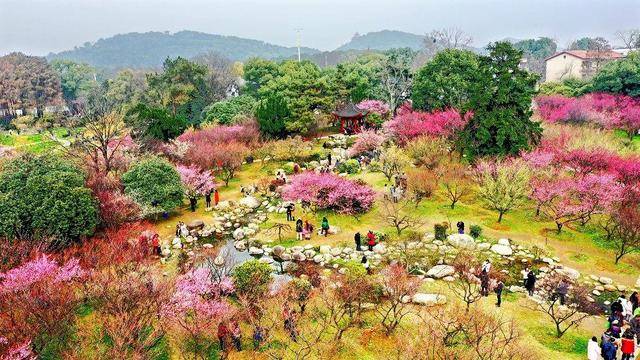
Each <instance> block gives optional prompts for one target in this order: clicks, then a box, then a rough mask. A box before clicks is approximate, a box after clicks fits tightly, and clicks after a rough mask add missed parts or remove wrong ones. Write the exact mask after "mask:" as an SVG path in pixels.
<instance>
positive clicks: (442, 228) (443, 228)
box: [433, 223, 449, 241]
mask: <svg viewBox="0 0 640 360" xmlns="http://www.w3.org/2000/svg"><path fill="white" fill-rule="evenodd" d="M448 229H449V224H447V223H441V224H434V225H433V232H434V234H435V238H436V240H441V241H443V240H445V239H446V238H447V230H448Z"/></svg>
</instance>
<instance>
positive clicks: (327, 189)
mask: <svg viewBox="0 0 640 360" xmlns="http://www.w3.org/2000/svg"><path fill="white" fill-rule="evenodd" d="M282 197H283V199H285V200H288V201H293V200H302V201H305V202H308V203H309V204H311V205H312V206H314V207H315V208H317V209H330V210H334V211H336V212H338V213H342V214H351V215H353V214H358V213H363V212H366V211H368V210H369V209H371V206H373V201H374V199H375V192H374V191H373V190H372V189H371V188H369V187H368V186H367V185H366V184H364V183H362V182H356V181H350V180H347V179H343V178H341V177H339V176H337V175H335V174H329V173H325V174H316V173H313V172H305V173H302V174H300V175H296V176H294V177H293V178H292V179H291V184H289V185H287V186H285V187H284V189H283V192H282Z"/></svg>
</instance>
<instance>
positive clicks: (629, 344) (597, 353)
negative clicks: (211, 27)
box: [587, 291, 640, 360]
mask: <svg viewBox="0 0 640 360" xmlns="http://www.w3.org/2000/svg"><path fill="white" fill-rule="evenodd" d="M639 303H640V296H639V295H638V292H635V291H634V292H633V294H631V296H630V297H629V299H627V298H626V296H625V295H624V294H620V296H619V297H618V299H616V300H615V301H614V302H612V303H611V308H610V314H609V317H608V318H607V329H606V330H605V332H604V333H603V334H602V336H601V337H600V344H598V339H597V338H596V337H595V336H594V337H593V338H591V340H590V341H589V345H588V347H587V354H588V359H589V360H596V359H598V360H599V359H604V360H616V359H617V358H618V357H617V356H618V351H619V352H620V353H621V354H622V357H621V359H622V360H628V359H633V358H634V357H635V353H636V351H637V348H638V344H639V343H640V307H639Z"/></svg>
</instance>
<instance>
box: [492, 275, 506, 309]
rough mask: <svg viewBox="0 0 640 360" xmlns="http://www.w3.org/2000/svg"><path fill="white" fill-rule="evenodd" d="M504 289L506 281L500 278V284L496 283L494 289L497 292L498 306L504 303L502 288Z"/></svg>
mask: <svg viewBox="0 0 640 360" xmlns="http://www.w3.org/2000/svg"><path fill="white" fill-rule="evenodd" d="M503 289H504V283H503V282H502V281H501V280H498V284H497V285H496V288H495V289H494V290H493V291H495V292H496V298H497V300H498V301H497V302H496V306H497V307H500V305H501V304H502V290H503Z"/></svg>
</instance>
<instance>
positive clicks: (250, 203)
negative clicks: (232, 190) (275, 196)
mask: <svg viewBox="0 0 640 360" xmlns="http://www.w3.org/2000/svg"><path fill="white" fill-rule="evenodd" d="M238 204H239V205H240V206H244V207H247V208H250V209H256V208H258V207H260V201H259V200H258V199H256V198H254V197H253V196H245V197H243V198H242V199H240V200H239V201H238Z"/></svg>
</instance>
